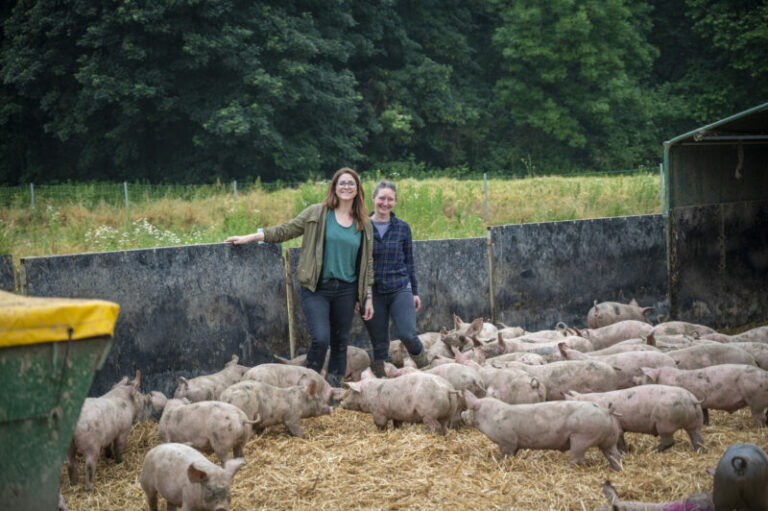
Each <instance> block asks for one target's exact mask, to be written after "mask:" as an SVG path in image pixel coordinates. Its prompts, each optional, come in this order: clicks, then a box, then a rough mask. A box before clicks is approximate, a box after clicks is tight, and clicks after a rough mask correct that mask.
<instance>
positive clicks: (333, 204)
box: [323, 167, 368, 232]
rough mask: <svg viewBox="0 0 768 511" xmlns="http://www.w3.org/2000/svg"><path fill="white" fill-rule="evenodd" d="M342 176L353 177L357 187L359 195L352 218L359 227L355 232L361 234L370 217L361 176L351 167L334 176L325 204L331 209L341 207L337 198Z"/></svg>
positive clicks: (354, 202)
mask: <svg viewBox="0 0 768 511" xmlns="http://www.w3.org/2000/svg"><path fill="white" fill-rule="evenodd" d="M342 174H349V175H350V176H352V177H353V178H354V179H355V184H356V185H357V195H355V198H354V200H353V201H352V218H354V219H355V225H357V230H356V231H355V232H360V231H362V230H363V224H364V223H365V220H366V217H367V216H368V208H366V207H365V192H364V191H363V185H362V184H361V183H360V176H359V175H358V174H357V172H355V171H354V170H352V169H351V168H349V167H342V168H340V169H339V170H337V171H336V173H335V174H333V177H332V178H331V182H330V183H329V184H328V193H327V194H326V196H325V200H324V201H323V204H325V205H326V206H328V208H330V209H336V208H337V207H339V198H338V197H337V196H336V185H337V184H338V182H339V178H340V177H341V175H342Z"/></svg>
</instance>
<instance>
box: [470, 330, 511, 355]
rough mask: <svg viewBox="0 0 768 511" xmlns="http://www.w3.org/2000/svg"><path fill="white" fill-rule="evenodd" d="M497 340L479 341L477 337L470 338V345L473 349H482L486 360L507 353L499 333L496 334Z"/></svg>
mask: <svg viewBox="0 0 768 511" xmlns="http://www.w3.org/2000/svg"><path fill="white" fill-rule="evenodd" d="M497 335H498V336H497V338H496V339H494V340H490V339H480V338H478V337H477V336H474V335H473V336H472V337H470V339H471V340H472V345H473V346H474V347H476V348H477V347H479V348H482V350H483V353H484V354H485V356H486V358H491V357H497V356H499V355H503V354H504V353H506V352H507V345H506V343H505V342H504V338H503V337H502V335H501V333H499V334H497Z"/></svg>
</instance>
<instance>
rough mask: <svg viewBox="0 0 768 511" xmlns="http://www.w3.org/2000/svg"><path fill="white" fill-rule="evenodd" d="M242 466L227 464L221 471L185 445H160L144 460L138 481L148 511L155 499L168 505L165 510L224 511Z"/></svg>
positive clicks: (237, 460) (239, 460)
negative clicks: (231, 488) (231, 486)
mask: <svg viewBox="0 0 768 511" xmlns="http://www.w3.org/2000/svg"><path fill="white" fill-rule="evenodd" d="M243 463H245V460H244V459H242V458H235V459H232V460H229V461H227V462H226V463H225V464H224V468H221V467H219V466H217V465H215V464H213V463H211V462H210V461H208V459H207V458H206V457H205V456H203V455H202V454H200V452H199V451H197V450H195V449H193V448H192V447H189V446H188V445H184V444H177V443H169V444H161V445H158V446H157V447H154V448H153V449H152V450H150V451H149V452H148V453H147V455H146V456H145V457H144V464H143V465H142V467H141V476H140V477H139V481H140V483H141V488H142V489H143V490H144V493H145V494H146V496H147V503H148V504H149V509H150V511H157V508H158V507H157V496H158V495H161V496H162V497H163V498H164V499H165V500H166V501H167V503H168V511H176V509H177V508H178V507H179V506H181V509H182V511H227V510H228V509H229V504H230V501H231V500H232V495H231V492H230V485H231V484H232V478H233V477H234V475H235V473H237V471H238V470H239V469H240V467H241V466H242V465H243Z"/></svg>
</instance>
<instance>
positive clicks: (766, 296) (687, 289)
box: [669, 201, 768, 329]
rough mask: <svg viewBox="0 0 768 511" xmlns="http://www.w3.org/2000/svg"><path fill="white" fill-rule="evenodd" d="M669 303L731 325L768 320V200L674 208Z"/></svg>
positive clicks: (678, 310) (691, 317)
mask: <svg viewBox="0 0 768 511" xmlns="http://www.w3.org/2000/svg"><path fill="white" fill-rule="evenodd" d="M669 222H670V228H669V230H670V233H671V234H670V240H669V268H670V270H669V271H670V286H669V289H670V308H671V311H672V314H673V315H674V316H675V317H677V318H679V319H682V320H686V321H692V322H695V323H702V324H705V325H708V326H711V327H713V328H719V329H728V328H735V327H741V326H744V325H762V324H766V323H768V292H766V285H767V284H768V201H747V202H734V203H729V204H714V205H708V206H691V207H685V208H674V209H672V211H671V212H670V215H669Z"/></svg>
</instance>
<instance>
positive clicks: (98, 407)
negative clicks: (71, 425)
mask: <svg viewBox="0 0 768 511" xmlns="http://www.w3.org/2000/svg"><path fill="white" fill-rule="evenodd" d="M140 381H141V372H140V371H136V377H135V378H134V379H133V380H132V381H130V382H129V381H128V378H127V377H124V378H123V379H122V380H120V381H119V382H118V383H116V384H115V385H113V386H112V388H111V389H110V390H109V392H107V393H106V394H104V395H103V396H101V397H89V398H86V399H85V402H84V403H83V407H82V409H81V410H80V417H79V418H78V419H77V425H76V426H75V431H74V434H73V436H72V442H71V443H70V445H69V450H68V451H67V471H68V473H69V483H70V484H71V485H72V486H74V485H76V484H77V460H76V455H77V453H78V452H79V453H81V454H83V456H84V457H85V489H86V491H91V490H93V480H94V479H95V477H96V465H97V464H98V461H99V455H100V454H101V449H102V448H105V447H106V448H107V449H109V450H111V453H112V455H113V456H114V458H115V462H116V463H121V462H122V460H123V451H124V450H125V444H126V442H127V441H128V433H129V432H130V431H131V425H132V424H133V421H134V420H135V419H136V416H137V415H138V414H139V412H141V411H142V410H143V409H144V406H145V405H146V403H147V397H146V396H145V395H144V394H142V393H141V392H139V382H140Z"/></svg>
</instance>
